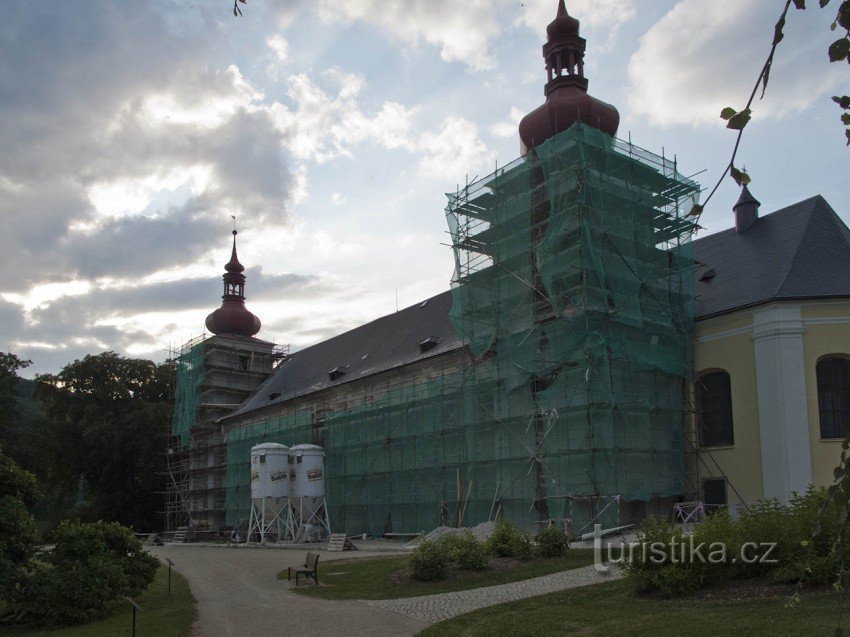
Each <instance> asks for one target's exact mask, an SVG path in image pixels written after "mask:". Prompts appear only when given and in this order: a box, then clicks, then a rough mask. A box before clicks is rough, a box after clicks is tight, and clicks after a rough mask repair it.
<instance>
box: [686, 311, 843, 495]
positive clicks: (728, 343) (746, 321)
mask: <svg viewBox="0 0 850 637" xmlns="http://www.w3.org/2000/svg"><path fill="white" fill-rule="evenodd" d="M801 305H802V316H803V323H804V333H803V356H804V365H805V382H806V394H807V397H806V401H807V408H808V415H809V434H810V435H809V438H810V445H811V457H812V476H813V480H812V481H813V483H814V484H817V485H829V484H831V483H832V471H833V469H834V468H835V466H836V465H837V464H838V460H839V456H840V454H841V441H840V440H821V437H820V422H819V416H818V400H817V377H816V374H815V366H816V364H817V361H818V359H819V358H821V357H822V356H824V355H827V354H837V353H843V354H846V355H848V356H850V299H848V300H846V301H835V302H833V301H830V302H816V301H813V302H808V303H802V304H801ZM751 326H752V311H751V310H740V311H738V312H734V313H730V314H728V315H725V316H721V317H717V318H713V319H708V320H705V321H699V322H698V323H697V324H696V326H695V330H694V371H695V372H696V373H697V374H699V373H700V372H703V371H708V370H713V369H724V370H726V371H727V372H728V373H729V376H730V379H731V381H732V418H733V426H734V432H735V444H734V445H733V446H731V447H711V448H708V449H706V450H704V451H705V452H704V453H701V454H700V456H699V457H701V458H702V461H700V460H699V457H697V456H695V455H693V454H691V457H689V458H687V461H686V469H687V472H688V478H689V481H690V482H691V484H693V485H695V486H699V485H701V482H702V480H703V479H704V478H707V477H723V474H725V475H726V477H727V478H728V480H729V483H730V484H731V485H732V486H734V488H735V489H737V491H738V492H739V493H740V495H741V496H742V497H743V498H744V499H745V500H747V501H753V500H757V499H759V498H761V497H763V495H764V491H763V486H762V473H761V449H760V444H759V420H758V418H759V415H758V400H757V397H758V394H757V391H756V366H755V348H754V345H753V338H752V333H751ZM689 436H690V439H691V440H692V441H693V442H694V445H697V444H698V441H697V438H696V433H695V424H694V422H693V419H690V423H689ZM715 463H716V465H717V466H715ZM727 497H728V498H729V502H730V504H734V503H736V502H737V501H738V497H737V496H736V494H735V492H734V490H733V489H732V488H731V487H730V486H729V485H727Z"/></svg>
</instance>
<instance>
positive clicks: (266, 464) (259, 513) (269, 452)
mask: <svg viewBox="0 0 850 637" xmlns="http://www.w3.org/2000/svg"><path fill="white" fill-rule="evenodd" d="M290 491H291V489H290V482H289V447H287V446H286V445H281V444H278V443H276V442H265V443H263V444H259V445H256V446H254V447H252V448H251V519H250V521H249V524H248V538H247V539H248V541H249V542H250V541H251V538H252V536H253V534H257V535H259V540H260V542H265V541H266V539H269V538H270V537H272V536H273V537H274V539H276V540H279V539H284V538H286V537H293V536H294V533H295V529H294V527H293V523H292V511H291V508H290Z"/></svg>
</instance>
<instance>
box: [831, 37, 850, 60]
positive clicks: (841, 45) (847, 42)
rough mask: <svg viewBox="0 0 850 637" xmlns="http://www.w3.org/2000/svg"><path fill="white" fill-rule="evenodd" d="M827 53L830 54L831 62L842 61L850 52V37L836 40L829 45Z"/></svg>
mask: <svg viewBox="0 0 850 637" xmlns="http://www.w3.org/2000/svg"><path fill="white" fill-rule="evenodd" d="M827 53H828V54H829V61H830V62H840V61H841V60H844V59H847V54H848V53H850V38H847V37H846V36H845V37H843V38H840V39H838V40H836V41H835V42H833V43H832V44H830V45H829V49H828V51H827Z"/></svg>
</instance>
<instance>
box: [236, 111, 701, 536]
mask: <svg viewBox="0 0 850 637" xmlns="http://www.w3.org/2000/svg"><path fill="white" fill-rule="evenodd" d="M698 195H699V186H698V185H697V184H696V183H695V182H693V181H691V180H689V179H687V178H685V177H683V176H682V175H680V174H679V173H678V172H677V170H676V162H675V161H671V160H668V159H666V158H664V157H659V156H657V155H654V154H652V153H650V152H648V151H645V150H643V149H640V148H638V147H636V146H634V145H632V144H630V143H626V142H623V141H620V140H616V139H612V138H611V137H609V136H607V135H605V134H604V133H602V132H600V131H598V130H595V129H593V128H590V127H587V126H584V125H582V124H574V125H573V126H571V127H570V128H569V129H568V130H566V131H564V132H562V133H560V134H559V135H557V136H555V137H554V138H552V139H550V140H548V141H547V142H545V143H544V144H542V145H540V146H538V147H536V148H535V149H533V151H531V152H530V153H528V154H527V155H524V156H523V157H521V158H519V159H517V160H515V161H514V162H512V163H511V164H509V165H507V166H505V167H503V168H499V169H498V170H496V171H495V172H494V173H493V174H491V175H488V176H486V177H484V178H483V179H480V180H477V181H475V182H474V183H472V184H468V185H467V186H466V187H465V188H463V189H462V190H458V192H456V193H452V194H449V195H448V206H447V208H446V218H447V221H448V225H449V231H450V234H451V237H452V246H453V253H454V259H455V274H454V277H453V281H452V294H453V307H452V310H451V319H452V321H453V323H454V325H455V328H456V330H457V332H458V334H459V335H460V336H461V337H462V339H463V341H464V343H465V345H466V347H467V355H468V364H467V365H466V366H465V368H464V369H462V370H461V371H457V372H451V373H446V374H444V375H442V376H440V377H439V378H434V379H428V380H423V382H417V383H413V384H410V385H406V386H401V387H387V388H386V390H385V391H383V392H382V393H380V394H379V395H376V396H374V398H372V399H370V400H365V399H364V400H363V401H362V402H361V403H360V404H358V405H354V406H352V405H345V406H343V407H338V408H334V407H333V406H331V407H330V408H328V409H323V410H322V419H323V438H324V446H325V449H326V475H327V487H326V489H327V491H326V492H327V498H328V504H329V509H330V517H331V523H332V525H333V527H334V528H335V529H340V530H343V529H344V530H345V531H346V532H347V533H364V532H365V533H370V534H376V535H377V534H384V533H388V532H407V531H420V530H424V529H430V528H433V527H435V526H437V525H439V524H441V523H445V521H446V520H445V518H446V515H445V512H446V511H447V510H448V511H451V510H454V511H463V513H462V516H463V518H464V521H465V522H466V523H468V524H474V523H477V522H481V521H484V520H487V519H490V518H491V517H493V516H494V515H499V514H500V515H501V516H503V517H505V518H508V519H510V520H512V521H514V522H516V523H518V524H519V525H521V526H522V527H524V528H528V529H532V528H536V527H539V526H544V525H547V524H550V523H551V522H552V521H555V522H561V521H563V522H564V524H565V525H566V524H569V525H570V526H571V527H572V528H574V529H576V528H583V527H584V526H586V525H587V524H588V523H590V522H592V521H600V522H603V523H605V524H606V525H611V526H613V525H615V524H616V523H618V522H620V521H621V517H622V516H623V515H626V517H629V516H632V517H634V516H637V517H640V516H641V514H642V512H643V511H645V508H646V506H647V505H648V503H650V502H652V501H658V500H659V499H664V498H667V499H669V501H672V498H674V497H676V496H679V495H681V494H683V493H685V492H686V484H685V471H684V466H683V453H684V450H683V444H684V443H683V426H682V425H683V411H684V404H683V394H684V392H683V389H684V387H685V384H686V382H687V381H689V380H690V379H691V376H692V370H691V364H692V356H691V336H692V328H693V307H694V303H693V295H694V275H693V268H694V262H693V257H692V254H691V250H690V239H691V236H692V234H693V232H694V229H695V226H694V223H693V222H692V221H691V220H690V219H689V218H688V216H687V211H688V210H690V207H691V205H692V203H693V201H696V199H697V197H698ZM314 420H315V412H314V410H313V409H309V408H304V409H298V410H296V411H291V412H290V413H285V414H284V413H281V414H279V415H276V416H268V415H264V416H257V417H256V419H255V420H254V421H253V422H251V421H250V420H247V421H246V420H245V419H244V418H243V419H241V420H240V422H239V424H238V425H236V426H235V428H233V429H232V430H231V431H229V432H228V433H227V436H226V439H227V443H226V444H227V477H226V483H227V500H226V508H227V523H228V524H231V525H238V524H241V523H244V521H245V520H247V517H248V515H249V512H250V493H249V492H250V472H249V465H248V462H249V455H250V454H249V452H250V448H251V447H252V446H253V445H255V444H258V443H260V442H264V441H274V442H281V443H283V444H287V445H292V444H297V443H301V442H307V441H310V440H311V436H312V435H313V430H314V427H313V425H314ZM665 508H666V510H669V504H667V503H665Z"/></svg>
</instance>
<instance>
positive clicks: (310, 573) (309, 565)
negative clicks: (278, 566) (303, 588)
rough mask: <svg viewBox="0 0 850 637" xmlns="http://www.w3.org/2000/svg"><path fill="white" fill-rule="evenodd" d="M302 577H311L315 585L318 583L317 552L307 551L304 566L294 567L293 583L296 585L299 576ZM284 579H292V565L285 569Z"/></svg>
mask: <svg viewBox="0 0 850 637" xmlns="http://www.w3.org/2000/svg"><path fill="white" fill-rule="evenodd" d="M302 575H303V576H304V577H312V578H313V581H314V582H316V586H318V585H319V554H318V553H312V552H311V551H307V558H306V559H305V560H304V566H303V567H301V568H297V569H295V585H296V586H298V583H299V581H298V580H299V579H300V577H301V576H302ZM286 579H292V567H291V566H290V567H288V568H287V569H286Z"/></svg>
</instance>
